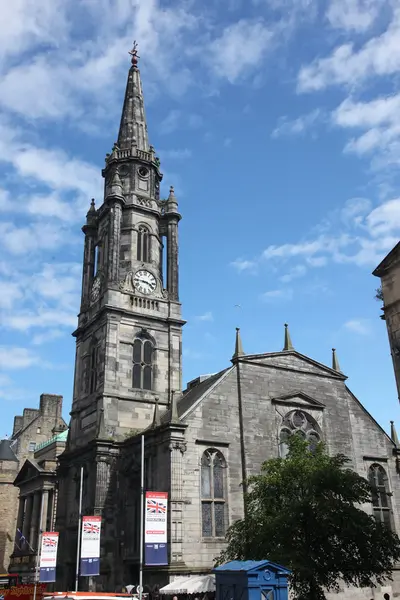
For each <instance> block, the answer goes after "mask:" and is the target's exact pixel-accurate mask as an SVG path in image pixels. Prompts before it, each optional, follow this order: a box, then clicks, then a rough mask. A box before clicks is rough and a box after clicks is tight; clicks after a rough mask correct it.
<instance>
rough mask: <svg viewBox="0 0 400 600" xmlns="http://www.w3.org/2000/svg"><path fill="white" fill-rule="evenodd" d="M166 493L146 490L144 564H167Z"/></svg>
mask: <svg viewBox="0 0 400 600" xmlns="http://www.w3.org/2000/svg"><path fill="white" fill-rule="evenodd" d="M167 515H168V494H167V493H166V492H146V507H145V522H144V523H145V525H144V527H145V529H144V548H145V564H146V565H152V566H155V565H167V564H168V548H167Z"/></svg>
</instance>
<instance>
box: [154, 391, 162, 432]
mask: <svg viewBox="0 0 400 600" xmlns="http://www.w3.org/2000/svg"><path fill="white" fill-rule="evenodd" d="M155 401H156V403H155V405H154V415H153V425H152V427H153V429H155V428H156V427H158V426H159V425H161V419H160V407H159V406H158V398H156V399H155Z"/></svg>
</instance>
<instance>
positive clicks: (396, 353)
mask: <svg viewBox="0 0 400 600" xmlns="http://www.w3.org/2000/svg"><path fill="white" fill-rule="evenodd" d="M373 274H374V275H375V276H376V277H379V278H380V280H381V286H382V295H383V308H382V310H383V315H382V319H383V320H384V321H385V322H386V327H387V332H388V336H389V345H390V353H391V355H392V361H393V369H394V375H395V378H396V385H397V395H398V398H399V400H400V242H399V243H398V244H396V246H395V247H394V248H393V249H392V250H391V251H390V252H389V254H388V255H387V256H386V257H385V258H384V259H383V261H382V262H381V263H380V264H379V265H378V266H377V267H376V269H375V271H374V273H373Z"/></svg>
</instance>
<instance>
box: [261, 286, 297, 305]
mask: <svg viewBox="0 0 400 600" xmlns="http://www.w3.org/2000/svg"><path fill="white" fill-rule="evenodd" d="M292 298H293V290H292V289H290V288H284V289H280V290H269V291H268V292H264V293H263V294H262V295H261V299H262V300H264V301H265V302H274V301H275V300H291V299H292Z"/></svg>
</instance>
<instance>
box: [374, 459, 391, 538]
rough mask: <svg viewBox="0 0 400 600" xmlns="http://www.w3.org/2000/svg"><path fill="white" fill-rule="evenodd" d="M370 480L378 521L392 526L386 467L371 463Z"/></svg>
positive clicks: (375, 515) (375, 514)
mask: <svg viewBox="0 0 400 600" xmlns="http://www.w3.org/2000/svg"><path fill="white" fill-rule="evenodd" d="M368 480H369V483H370V485H371V486H372V510H373V515H374V517H375V519H376V520H377V521H378V523H382V524H384V525H386V527H389V528H391V527H392V520H391V510H392V506H391V501H390V491H389V482H388V477H387V474H386V471H385V469H384V468H383V467H382V466H381V465H371V467H370V468H369V473H368Z"/></svg>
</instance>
